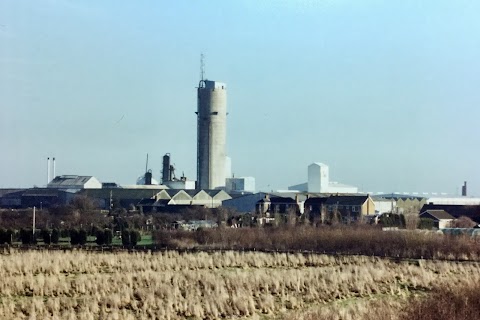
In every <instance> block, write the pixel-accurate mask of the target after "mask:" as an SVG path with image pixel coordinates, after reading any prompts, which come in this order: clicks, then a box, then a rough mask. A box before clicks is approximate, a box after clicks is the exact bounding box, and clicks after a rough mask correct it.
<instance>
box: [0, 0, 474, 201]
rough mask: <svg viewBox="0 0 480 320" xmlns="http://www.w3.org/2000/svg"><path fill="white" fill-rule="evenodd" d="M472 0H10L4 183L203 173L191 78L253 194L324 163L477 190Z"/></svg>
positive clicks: (1, 21)
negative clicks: (216, 104)
mask: <svg viewBox="0 0 480 320" xmlns="http://www.w3.org/2000/svg"><path fill="white" fill-rule="evenodd" d="M478 12H480V2H479V1H476V0H471V1H470V0H457V1H451V0H424V1H419V0H402V1H391V0H383V1H382V0H362V1H358V0H316V1H314V0H277V1H273V0H270V1H267V0H237V1H224V0H208V1H193V0H189V1H187V0H176V1H163V0H159V1H145V0H137V1H119V0H103V1H96V0H90V1H87V0H38V1H28V0H0V155H1V156H0V188H7V187H32V186H34V185H35V186H39V187H40V186H45V184H46V180H47V161H46V159H47V157H55V158H56V174H57V175H60V174H78V175H93V176H95V177H97V178H98V179H99V180H100V181H103V182H110V181H114V182H117V183H120V184H134V183H135V181H136V179H137V178H138V177H139V176H141V175H142V174H143V173H144V170H145V160H146V155H147V153H148V154H149V167H150V169H152V171H153V175H154V178H156V179H160V172H161V165H162V163H161V162H162V156H163V155H164V154H165V153H167V152H168V153H171V155H172V162H173V163H174V164H175V166H176V168H177V175H181V174H182V172H183V173H184V174H185V175H186V176H187V177H188V178H190V179H195V177H196V117H195V113H194V112H195V111H196V89H195V87H196V86H197V85H198V82H199V78H200V54H201V53H203V54H204V55H205V74H206V78H208V79H210V80H216V81H221V82H225V83H226V84H227V90H228V91H227V95H228V106H227V109H228V113H229V115H228V122H227V151H228V155H229V156H230V157H231V158H232V167H233V169H232V170H233V172H234V174H235V176H237V177H239V176H253V177H255V178H256V184H257V189H258V190H263V191H269V190H277V189H286V188H287V187H288V186H290V185H294V184H298V183H302V182H306V180H307V167H308V165H309V164H310V163H312V162H323V163H326V164H328V165H329V166H330V179H331V180H334V181H339V182H341V183H346V184H351V185H355V186H358V187H359V188H360V190H362V191H366V192H420V193H422V192H438V193H442V192H444V193H448V194H452V195H457V194H459V192H460V190H461V188H460V186H461V185H462V184H463V181H464V180H467V181H468V184H469V194H470V195H477V196H480V166H479V165H478V159H479V158H480V148H479V146H480V141H479V138H480V126H479V125H478V121H479V119H480V108H479V106H480V90H479V88H478V85H479V83H480V37H479V34H480V19H478Z"/></svg>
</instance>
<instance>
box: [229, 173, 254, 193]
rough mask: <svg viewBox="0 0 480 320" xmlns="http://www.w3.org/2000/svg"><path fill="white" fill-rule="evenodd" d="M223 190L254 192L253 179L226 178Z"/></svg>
mask: <svg viewBox="0 0 480 320" xmlns="http://www.w3.org/2000/svg"><path fill="white" fill-rule="evenodd" d="M225 190H226V191H227V192H231V191H237V192H252V193H253V192H255V178H254V177H240V178H227V180H226V183H225Z"/></svg>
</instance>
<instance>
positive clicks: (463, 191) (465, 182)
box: [462, 181, 467, 197]
mask: <svg viewBox="0 0 480 320" xmlns="http://www.w3.org/2000/svg"><path fill="white" fill-rule="evenodd" d="M466 196H467V181H464V182H463V186H462V197H466Z"/></svg>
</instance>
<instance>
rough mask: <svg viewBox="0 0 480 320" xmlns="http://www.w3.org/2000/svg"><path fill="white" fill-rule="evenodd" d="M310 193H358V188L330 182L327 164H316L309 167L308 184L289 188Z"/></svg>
mask: <svg viewBox="0 0 480 320" xmlns="http://www.w3.org/2000/svg"><path fill="white" fill-rule="evenodd" d="M288 190H296V191H301V192H309V193H358V188H357V187H354V186H350V185H346V184H342V183H339V182H335V181H330V174H329V168H328V166H327V165H326V164H323V163H320V162H315V163H312V164H311V165H309V166H308V182H307V183H302V184H298V185H294V186H290V187H288Z"/></svg>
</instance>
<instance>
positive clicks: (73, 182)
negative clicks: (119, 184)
mask: <svg viewBox="0 0 480 320" xmlns="http://www.w3.org/2000/svg"><path fill="white" fill-rule="evenodd" d="M47 188H52V189H71V190H81V189H101V188H102V183H101V182H100V181H98V180H97V178H95V177H92V176H77V175H63V176H57V177H55V178H54V179H53V180H52V181H50V182H49V183H48V185H47Z"/></svg>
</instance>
